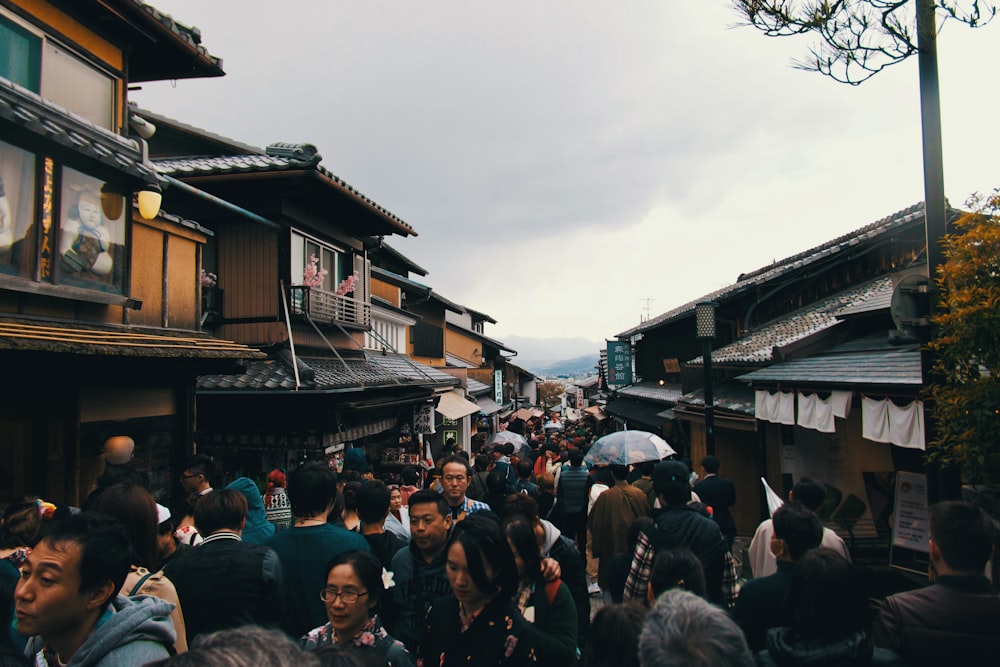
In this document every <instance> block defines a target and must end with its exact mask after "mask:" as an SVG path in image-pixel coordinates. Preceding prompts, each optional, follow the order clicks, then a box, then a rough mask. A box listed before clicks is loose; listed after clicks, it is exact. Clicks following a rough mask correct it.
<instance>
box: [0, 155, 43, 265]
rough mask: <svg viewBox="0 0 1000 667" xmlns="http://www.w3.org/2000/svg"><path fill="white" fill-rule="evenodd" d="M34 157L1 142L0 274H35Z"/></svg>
mask: <svg viewBox="0 0 1000 667" xmlns="http://www.w3.org/2000/svg"><path fill="white" fill-rule="evenodd" d="M36 241H37V228H36V226H35V156H34V155H33V154H31V153H29V152H27V151H23V150H21V149H19V148H15V147H14V146H11V145H10V144H6V143H4V142H2V141H0V273H6V274H9V275H15V276H21V277H24V278H30V277H32V276H34V274H35V254H36V253H35V247H36V245H37V243H36Z"/></svg>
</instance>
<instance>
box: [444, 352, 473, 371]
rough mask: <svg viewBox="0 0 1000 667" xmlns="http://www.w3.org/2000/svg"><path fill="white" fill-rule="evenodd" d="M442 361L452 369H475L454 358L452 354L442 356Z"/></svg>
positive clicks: (458, 358)
mask: <svg viewBox="0 0 1000 667" xmlns="http://www.w3.org/2000/svg"><path fill="white" fill-rule="evenodd" d="M444 360H445V362H446V363H447V364H448V365H449V366H451V367H452V368H477V366H476V365H475V364H472V363H469V362H468V361H466V360H465V359H462V358H461V357H456V356H455V355H454V354H448V353H447V352H446V353H445V355H444Z"/></svg>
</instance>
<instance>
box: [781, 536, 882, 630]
mask: <svg viewBox="0 0 1000 667" xmlns="http://www.w3.org/2000/svg"><path fill="white" fill-rule="evenodd" d="M786 604H787V606H788V617H789V618H790V619H792V630H794V631H795V632H796V633H798V634H799V635H801V636H802V637H806V638H817V639H831V638H835V637H844V636H848V635H851V634H853V633H855V632H857V631H859V630H868V629H869V628H870V627H871V607H870V606H869V604H868V597H867V596H866V594H865V589H864V585H863V583H862V581H861V575H860V573H859V572H858V570H857V568H855V567H854V566H853V565H851V563H850V562H848V561H847V559H845V558H844V557H843V556H841V555H840V554H838V553H837V552H835V551H831V550H830V549H822V548H820V549H811V550H809V551H807V552H806V553H805V555H803V556H802V558H800V559H799V560H798V561H797V562H796V563H795V567H794V568H793V569H792V578H791V582H790V583H789V587H788V598H787V601H786Z"/></svg>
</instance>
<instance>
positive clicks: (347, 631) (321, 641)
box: [301, 551, 415, 667]
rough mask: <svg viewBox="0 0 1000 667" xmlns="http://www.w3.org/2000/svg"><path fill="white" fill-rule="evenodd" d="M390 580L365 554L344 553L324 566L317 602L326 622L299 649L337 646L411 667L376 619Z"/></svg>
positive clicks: (403, 651)
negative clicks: (323, 606) (325, 568)
mask: <svg viewBox="0 0 1000 667" xmlns="http://www.w3.org/2000/svg"><path fill="white" fill-rule="evenodd" d="M393 585H394V584H393V583H392V576H391V575H390V574H389V573H387V572H386V571H385V570H384V569H383V568H382V565H381V563H380V562H379V560H378V559H377V558H375V556H373V555H372V554H371V553H369V552H366V551H345V552H344V553H341V554H339V555H338V556H336V557H335V558H334V559H333V560H331V561H330V563H329V564H328V565H327V572H326V586H325V587H324V588H323V590H321V591H320V594H319V595H320V599H322V600H323V604H324V605H325V606H326V616H327V618H328V619H329V622H328V623H326V624H325V625H321V626H320V627H318V628H315V629H313V630H310V631H309V632H308V633H307V634H306V635H304V636H303V637H302V639H301V646H302V649H303V650H305V651H315V650H317V649H319V648H322V647H324V646H329V645H331V644H339V645H345V646H354V647H357V648H358V649H361V650H363V651H366V652H367V651H370V652H371V653H372V654H374V655H375V656H378V658H379V660H380V661H382V662H383V663H384V664H386V665H390V666H391V667H414V665H415V663H414V660H413V656H411V655H410V653H409V651H407V650H406V648H404V647H403V645H402V644H401V643H400V642H398V641H396V640H395V639H393V638H392V637H390V636H389V634H388V633H387V632H386V631H385V628H383V627H382V624H381V623H380V622H379V618H378V608H379V602H380V601H381V599H382V592H383V591H384V590H385V588H386V587H391V586H393Z"/></svg>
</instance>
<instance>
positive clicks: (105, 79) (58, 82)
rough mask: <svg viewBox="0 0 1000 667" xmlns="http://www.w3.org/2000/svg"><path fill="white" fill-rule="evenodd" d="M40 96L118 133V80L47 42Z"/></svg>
mask: <svg viewBox="0 0 1000 667" xmlns="http://www.w3.org/2000/svg"><path fill="white" fill-rule="evenodd" d="M41 85H42V88H41V91H40V94H41V96H42V97H44V98H45V99H47V100H51V101H53V102H55V103H56V104H60V105H62V106H64V107H66V108H67V109H69V110H70V111H72V112H73V113H76V114H79V115H80V116H83V117H84V118H86V119H87V120H89V121H90V122H92V123H94V124H96V125H100V126H101V127H103V128H104V129H106V130H112V129H114V118H115V114H114V105H115V79H114V78H113V77H111V76H110V75H108V74H105V73H104V72H102V71H100V70H99V69H97V68H95V67H93V66H92V65H90V64H88V63H85V62H84V61H82V60H80V59H78V58H77V57H76V56H74V55H72V54H70V53H69V52H67V51H66V50H65V49H62V48H60V47H59V46H57V45H56V44H54V43H52V42H51V41H48V40H46V41H45V48H44V55H43V58H42V84H41Z"/></svg>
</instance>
